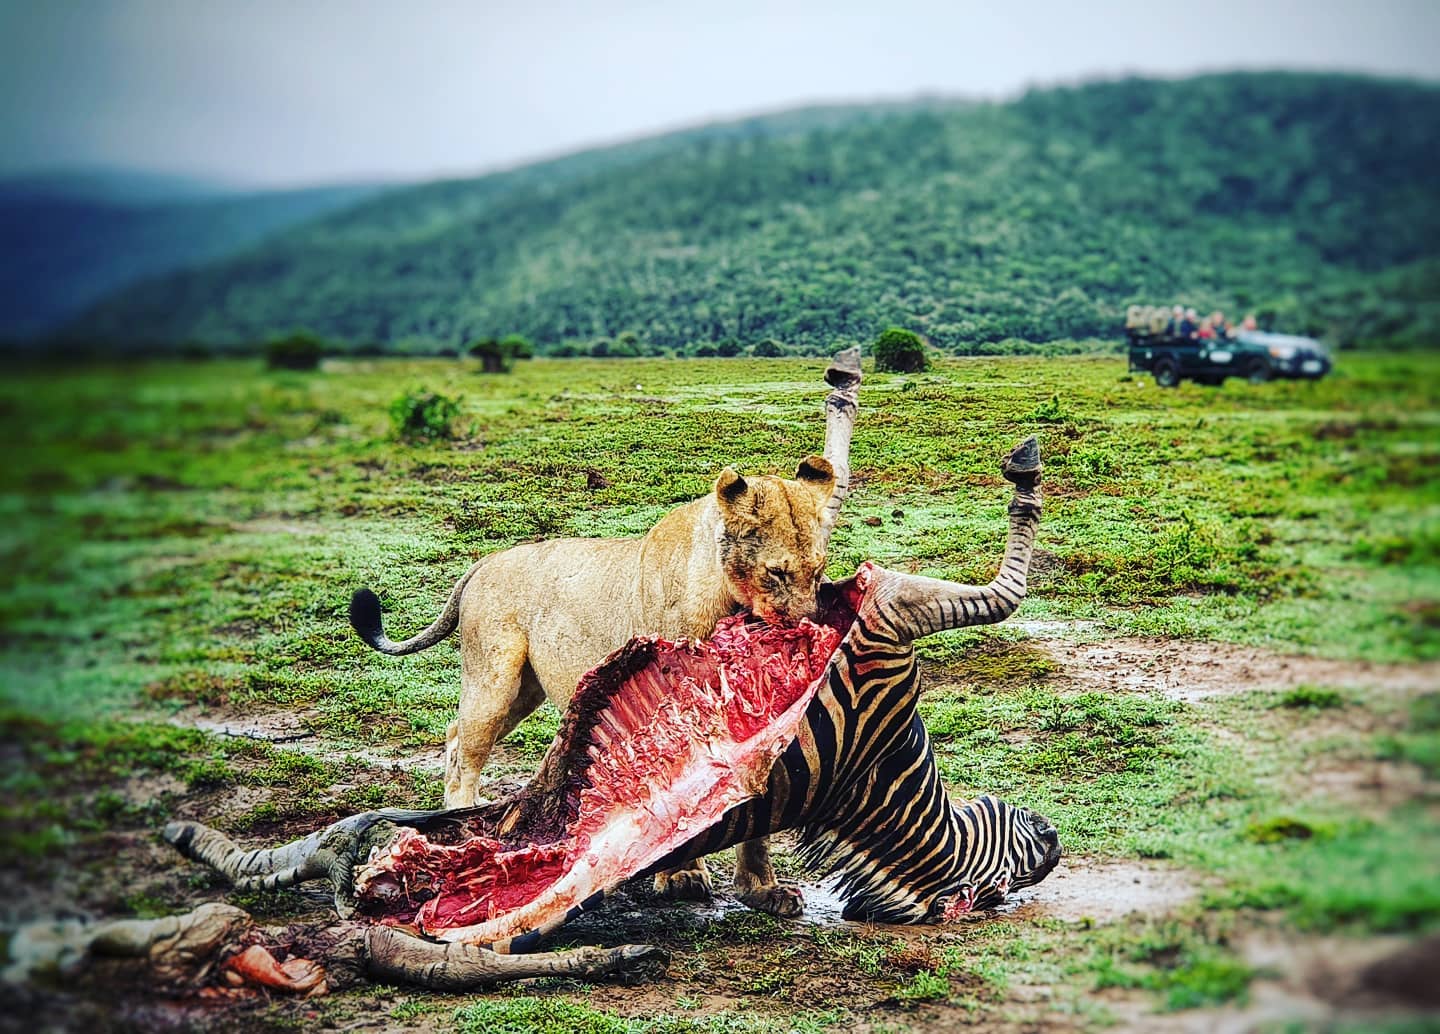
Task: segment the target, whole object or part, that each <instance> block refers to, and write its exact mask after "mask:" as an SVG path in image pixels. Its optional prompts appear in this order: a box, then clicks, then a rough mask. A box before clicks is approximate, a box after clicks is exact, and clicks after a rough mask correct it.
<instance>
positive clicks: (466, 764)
mask: <svg viewBox="0 0 1440 1034" xmlns="http://www.w3.org/2000/svg"><path fill="white" fill-rule="evenodd" d="M461 649H462V651H463V657H462V664H463V672H462V675H461V689H460V714H459V716H458V717H457V718H456V719H455V721H454V722H452V723H451V724H450V727H449V728H448V729H447V730H446V732H445V807H447V808H468V807H470V806H471V805H473V804H475V803H477V802H478V801H479V799H480V773H481V771H482V770H483V769H484V767H485V762H486V761H487V760H489V757H490V752H491V751H492V750H494V749H495V743H496V741H498V740H499V739H500V738H501V737H503V736H505V735H507V734H508V733H509V732H510V731H511V730H512V729H514V728H515V726H517V725H519V724H520V723H521V722H522V721H524V719H525V716H526V715H528V714H529V713H530V712H531V711H533V710H535V708H537V707H539V706H540V704H541V703H542V702H543V701H544V699H545V694H544V693H543V692H537V690H536V688H535V686H534V685H533V684H527V680H524V679H522V677H521V676H522V673H523V672H524V670H525V661H526V657H527V655H528V653H529V644H528V642H527V640H526V638H525V634H524V633H523V632H521V631H520V630H519V629H518V628H515V627H513V626H511V627H508V628H505V629H503V630H494V629H491V630H487V632H486V637H485V640H484V641H483V642H481V641H480V639H479V633H472V634H471V635H468V636H466V639H465V641H464V642H463V643H462V647H461Z"/></svg>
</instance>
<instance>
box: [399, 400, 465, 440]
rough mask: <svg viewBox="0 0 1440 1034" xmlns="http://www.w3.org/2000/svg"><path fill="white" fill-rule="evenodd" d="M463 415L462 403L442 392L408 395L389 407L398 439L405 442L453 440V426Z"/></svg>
mask: <svg viewBox="0 0 1440 1034" xmlns="http://www.w3.org/2000/svg"><path fill="white" fill-rule="evenodd" d="M459 415H460V400H459V399H458V398H450V397H449V396H448V395H441V394H440V393H439V392H434V391H431V392H425V393H420V392H406V393H405V394H404V395H401V396H400V397H399V398H397V399H396V400H395V401H394V402H392V403H390V420H391V422H392V423H393V424H394V425H395V436H396V437H397V438H400V439H403V440H404V441H412V442H413V441H427V440H428V441H434V440H436V439H440V438H453V437H454V429H453V427H452V425H453V424H454V423H455V418H456V417H457V416H459Z"/></svg>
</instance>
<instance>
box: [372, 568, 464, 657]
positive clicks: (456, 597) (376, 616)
mask: <svg viewBox="0 0 1440 1034" xmlns="http://www.w3.org/2000/svg"><path fill="white" fill-rule="evenodd" d="M479 566H480V564H479V563H476V564H475V565H474V566H472V567H471V568H470V570H468V571H466V572H465V574H464V576H463V577H461V579H460V580H459V581H458V582H456V583H455V588H454V589H453V590H452V591H451V593H450V598H449V599H448V600H446V601H445V609H444V610H442V611H441V612H440V616H439V617H437V618H436V619H435V620H434V621H432V622H430V627H429V628H427V629H425V631H423V632H421V633H420V634H419V635H414V636H411V637H410V638H409V639H406V640H405V641H404V642H400V643H397V642H395V641H394V640H392V639H390V638H389V637H388V636H386V635H385V625H384V622H383V621H382V620H381V617H380V598H379V597H378V596H376V595H375V594H374V593H373V592H371V591H370V590H369V589H360V590H358V591H357V592H356V593H355V595H354V596H351V597H350V627H351V628H353V629H355V631H356V632H358V633H359V635H360V638H361V639H363V640H365V642H366V643H367V644H369V645H370V646H371V647H372V648H373V649H376V650H379V651H380V652H381V653H388V654H390V655H391V656H395V657H399V656H402V655H404V654H407V653H416V652H418V651H420V650H425V649H428V648H430V647H432V646H434V645H435V644H436V643H438V642H439V641H440V640H442V639H444V638H445V637H446V636H447V635H449V634H450V633H451V632H453V631H455V626H456V625H458V624H459V623H460V597H461V596H463V595H464V593H465V586H466V584H467V583H468V582H469V581H470V576H471V575H473V574H474V573H475V571H476V569H477V568H479Z"/></svg>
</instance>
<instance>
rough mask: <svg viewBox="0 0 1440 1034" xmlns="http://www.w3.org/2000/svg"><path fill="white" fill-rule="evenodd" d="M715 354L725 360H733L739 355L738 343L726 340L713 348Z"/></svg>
mask: <svg viewBox="0 0 1440 1034" xmlns="http://www.w3.org/2000/svg"><path fill="white" fill-rule="evenodd" d="M715 354H716V355H718V356H724V357H725V358H726V359H730V358H733V357H734V356H737V355H739V354H740V342H738V341H732V340H730V339H728V338H727V339H726V340H724V341H722V342H720V343H719V344H718V345H716V346H715Z"/></svg>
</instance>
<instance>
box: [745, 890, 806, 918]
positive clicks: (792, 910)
mask: <svg viewBox="0 0 1440 1034" xmlns="http://www.w3.org/2000/svg"><path fill="white" fill-rule="evenodd" d="M737 896H738V897H739V898H740V902H741V904H743V905H745V906H746V907H747V908H753V909H754V910H755V911H757V912H764V913H765V914H767V915H772V916H775V917H776V918H777V919H794V918H796V917H797V916H799V915H800V913H802V912H804V911H805V895H804V894H802V893H800V888H799V887H787V886H783V885H781V884H778V883H772V884H770V886H768V887H756V888H755V889H754V890H745V891H740V892H739V894H738V895H737Z"/></svg>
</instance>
